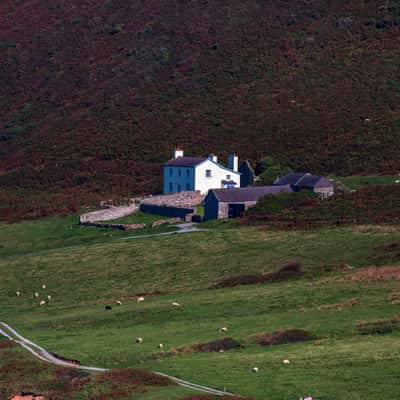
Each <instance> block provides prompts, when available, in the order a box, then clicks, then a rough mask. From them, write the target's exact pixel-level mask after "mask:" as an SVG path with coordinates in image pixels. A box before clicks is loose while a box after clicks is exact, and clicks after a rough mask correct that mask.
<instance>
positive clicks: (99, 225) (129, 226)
mask: <svg viewBox="0 0 400 400" xmlns="http://www.w3.org/2000/svg"><path fill="white" fill-rule="evenodd" d="M80 225H83V226H94V227H96V228H109V229H110V228H111V229H120V230H122V231H127V230H134V229H143V228H146V224H102V223H100V222H81V223H80Z"/></svg>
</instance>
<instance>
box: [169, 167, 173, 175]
mask: <svg viewBox="0 0 400 400" xmlns="http://www.w3.org/2000/svg"><path fill="white" fill-rule="evenodd" d="M172 174H173V169H172V168H170V169H169V176H172Z"/></svg>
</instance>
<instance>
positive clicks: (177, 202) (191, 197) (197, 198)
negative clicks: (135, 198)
mask: <svg viewBox="0 0 400 400" xmlns="http://www.w3.org/2000/svg"><path fill="white" fill-rule="evenodd" d="M203 200H204V196H203V195H201V194H200V192H193V191H189V192H179V193H173V194H166V195H161V196H149V197H146V198H145V199H144V200H142V202H141V203H140V204H145V205H149V204H150V205H156V206H167V207H177V208H193V207H194V206H197V205H199V204H201V203H202V202H203Z"/></svg>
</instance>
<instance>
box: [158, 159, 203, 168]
mask: <svg viewBox="0 0 400 400" xmlns="http://www.w3.org/2000/svg"><path fill="white" fill-rule="evenodd" d="M205 160H207V158H206V157H178V158H172V159H171V160H169V161H167V162H166V163H165V164H164V165H167V166H170V167H195V166H196V165H199V164H201V163H202V162H204V161H205Z"/></svg>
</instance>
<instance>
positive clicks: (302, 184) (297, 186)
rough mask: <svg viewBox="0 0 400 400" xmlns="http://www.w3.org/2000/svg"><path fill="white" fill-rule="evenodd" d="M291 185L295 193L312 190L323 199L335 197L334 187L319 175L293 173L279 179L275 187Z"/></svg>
mask: <svg viewBox="0 0 400 400" xmlns="http://www.w3.org/2000/svg"><path fill="white" fill-rule="evenodd" d="M282 185H290V187H291V188H292V190H293V191H294V192H299V191H300V190H311V191H313V192H314V193H316V194H318V195H319V196H320V197H322V198H327V197H330V196H332V195H333V193H334V187H333V184H332V183H331V182H329V181H328V179H326V178H324V177H323V176H319V175H312V174H310V173H304V172H291V173H290V174H287V175H285V176H282V177H280V178H277V179H276V180H275V182H274V186H282Z"/></svg>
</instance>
